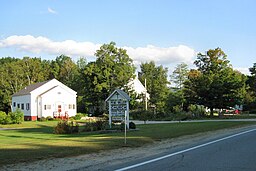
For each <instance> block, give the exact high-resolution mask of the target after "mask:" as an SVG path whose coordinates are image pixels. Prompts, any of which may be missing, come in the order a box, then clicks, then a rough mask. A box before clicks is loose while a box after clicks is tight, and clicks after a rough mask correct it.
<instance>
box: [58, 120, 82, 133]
mask: <svg viewBox="0 0 256 171" xmlns="http://www.w3.org/2000/svg"><path fill="white" fill-rule="evenodd" d="M78 132H79V126H78V124H77V123H74V122H73V121H71V122H68V121H60V122H58V124H57V126H56V127H54V133H55V134H72V133H78Z"/></svg>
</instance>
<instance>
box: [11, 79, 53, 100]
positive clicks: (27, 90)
mask: <svg viewBox="0 0 256 171" xmlns="http://www.w3.org/2000/svg"><path fill="white" fill-rule="evenodd" d="M49 81H51V80H47V81H44V82H40V83H35V84H31V85H29V86H27V87H25V88H24V89H22V90H20V91H19V92H17V93H15V94H13V95H12V96H22V95H27V94H30V92H31V91H33V90H35V89H37V88H38V87H41V86H42V85H44V84H45V83H47V82H49Z"/></svg>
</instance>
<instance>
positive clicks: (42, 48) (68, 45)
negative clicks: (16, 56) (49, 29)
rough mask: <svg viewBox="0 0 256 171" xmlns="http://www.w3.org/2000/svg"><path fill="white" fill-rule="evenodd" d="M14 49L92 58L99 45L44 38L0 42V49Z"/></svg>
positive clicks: (7, 39)
mask: <svg viewBox="0 0 256 171" xmlns="http://www.w3.org/2000/svg"><path fill="white" fill-rule="evenodd" d="M1 47H2V48H4V47H15V48H17V49H18V50H20V51H27V52H32V53H35V54H39V53H46V54H50V55H61V54H65V55H70V56H94V53H95V52H96V50H97V49H99V47H100V44H94V43H91V42H75V41H73V40H65V41H62V42H54V41H52V40H50V39H48V38H46V37H41V36H39V37H34V36H31V35H26V36H16V35H14V36H10V37H7V38H6V39H3V40H1V41H0V48H1Z"/></svg>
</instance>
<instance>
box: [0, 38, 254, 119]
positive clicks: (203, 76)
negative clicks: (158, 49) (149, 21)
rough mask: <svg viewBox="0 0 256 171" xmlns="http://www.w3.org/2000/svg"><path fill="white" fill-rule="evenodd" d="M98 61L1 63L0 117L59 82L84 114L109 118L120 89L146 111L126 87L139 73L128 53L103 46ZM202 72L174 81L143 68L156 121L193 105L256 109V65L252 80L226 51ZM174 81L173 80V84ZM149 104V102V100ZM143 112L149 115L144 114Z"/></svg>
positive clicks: (164, 72)
mask: <svg viewBox="0 0 256 171" xmlns="http://www.w3.org/2000/svg"><path fill="white" fill-rule="evenodd" d="M95 57H96V60H95V61H93V62H87V61H86V58H82V57H81V58H79V59H78V60H77V61H74V60H72V58H70V57H69V56H66V55H60V56H57V57H56V59H54V60H43V59H41V58H37V57H34V58H31V57H24V58H22V59H19V58H15V57H2V58H1V59H0V111H5V112H6V113H8V112H9V111H10V110H11V96H12V94H14V93H16V92H18V91H19V90H21V89H23V88H24V87H26V86H28V85H30V84H34V83H37V82H42V81H46V80H50V79H53V78H56V79H57V80H59V81H61V82H62V83H63V84H65V85H67V86H69V87H70V88H72V89H73V90H75V91H77V94H78V97H77V103H78V104H77V105H78V108H77V110H78V112H82V113H90V112H92V113H94V114H96V115H99V114H102V113H104V109H105V102H104V100H105V99H106V98H107V97H108V96H109V94H110V93H111V92H112V91H113V90H114V89H116V88H124V89H125V90H126V91H127V92H129V95H130V96H131V97H133V100H132V101H131V107H132V109H138V108H143V106H144V103H145V101H142V102H137V101H136V100H135V99H136V98H139V97H143V95H136V94H135V93H134V92H133V91H131V90H129V89H128V87H126V84H127V83H128V82H129V81H130V79H132V78H135V76H136V73H135V71H136V68H135V66H134V64H133V61H132V59H131V58H130V57H129V56H128V55H127V52H126V50H125V49H122V48H118V47H116V44H115V43H114V42H110V43H109V44H103V45H102V46H101V47H100V49H98V50H97V51H96V52H95ZM194 64H195V66H196V68H195V69H189V68H188V66H187V65H186V64H184V63H181V64H179V65H177V67H176V68H175V70H174V71H173V73H172V74H171V75H168V68H165V67H163V66H162V65H156V64H155V62H153V61H151V62H145V63H142V64H141V65H140V70H141V72H140V74H139V79H140V81H141V82H142V83H143V84H144V82H145V81H144V80H145V79H146V80H147V91H148V93H149V94H150V99H149V110H152V111H154V115H155V117H166V116H168V115H170V114H171V113H174V112H175V111H178V110H180V111H187V110H190V109H192V107H191V105H203V106H205V107H208V108H209V109H210V111H211V114H213V109H215V108H218V109H225V108H228V107H233V106H234V105H237V104H239V105H244V109H246V110H253V109H256V105H255V102H256V88H255V87H256V63H255V64H253V67H252V68H249V70H250V72H251V75H250V76H246V75H243V74H242V73H240V72H238V71H236V70H234V69H233V68H232V65H231V64H230V62H229V61H228V59H227V55H226V54H225V53H224V52H223V51H222V50H221V49H220V48H216V49H210V50H208V51H207V52H206V54H201V53H199V54H198V55H197V59H196V60H195V62H194ZM169 78H170V79H169ZM143 99H145V98H143ZM142 110H143V109H142Z"/></svg>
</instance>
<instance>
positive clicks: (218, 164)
mask: <svg viewBox="0 0 256 171" xmlns="http://www.w3.org/2000/svg"><path fill="white" fill-rule="evenodd" d="M142 158H143V156H142ZM105 169H106V170H119V171H122V170H132V171H145V170H146V171H150V170H152V171H153V170H154V171H155V170H157V171H162V170H164V171H165V170H167V171H168V170H172V171H201V170H202V171H205V170H207V171H216V170H218V171H241V170H243V171H255V170H256V129H250V130H246V131H245V130H243V131H242V132H239V133H236V134H233V135H229V136H226V137H221V138H219V139H215V140H211V141H209V142H204V141H202V142H196V143H194V144H193V145H191V146H190V147H182V148H179V149H173V150H172V151H169V152H165V153H164V154H162V155H159V156H154V157H151V158H146V159H142V160H140V161H137V162H132V163H124V164H123V165H120V166H115V167H113V168H105ZM105 169H104V170H105Z"/></svg>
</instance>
